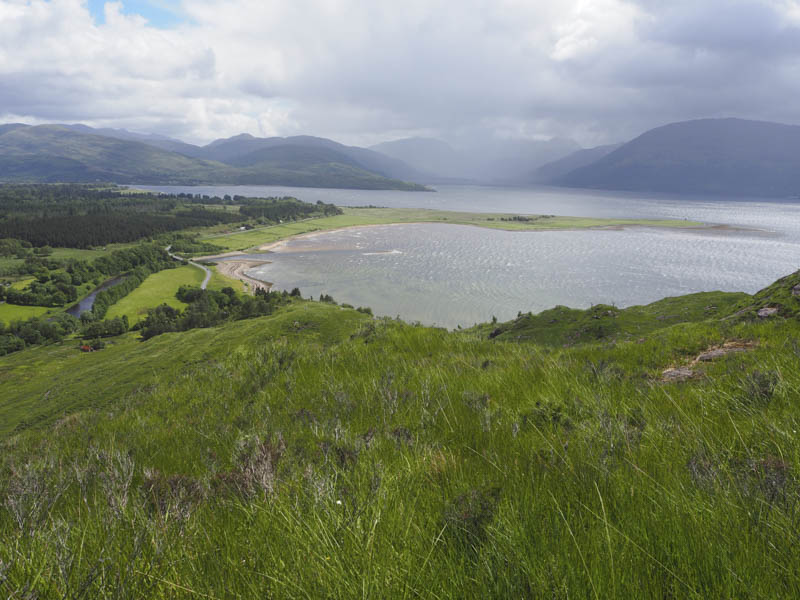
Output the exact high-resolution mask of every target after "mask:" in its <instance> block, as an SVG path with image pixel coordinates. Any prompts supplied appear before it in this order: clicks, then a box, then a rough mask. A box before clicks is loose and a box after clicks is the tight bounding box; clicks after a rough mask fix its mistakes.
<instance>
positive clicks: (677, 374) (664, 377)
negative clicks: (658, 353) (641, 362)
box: [661, 367, 694, 383]
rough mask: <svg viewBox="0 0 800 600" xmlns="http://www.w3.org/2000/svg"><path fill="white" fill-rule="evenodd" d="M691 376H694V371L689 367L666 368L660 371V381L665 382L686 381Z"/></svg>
mask: <svg viewBox="0 0 800 600" xmlns="http://www.w3.org/2000/svg"><path fill="white" fill-rule="evenodd" d="M692 377H694V371H692V369H690V368H689V367H676V368H674V369H667V370H666V371H664V372H663V373H661V381H663V382H665V383H671V382H676V381H686V380H687V379H691V378H692Z"/></svg>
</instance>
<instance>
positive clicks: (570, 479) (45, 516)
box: [0, 272, 800, 600]
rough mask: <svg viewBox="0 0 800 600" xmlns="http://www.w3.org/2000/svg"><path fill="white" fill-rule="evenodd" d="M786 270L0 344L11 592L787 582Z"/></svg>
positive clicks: (795, 589) (787, 585)
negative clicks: (737, 288) (440, 312)
mask: <svg viewBox="0 0 800 600" xmlns="http://www.w3.org/2000/svg"><path fill="white" fill-rule="evenodd" d="M798 285H800V272H798V273H796V274H793V275H792V276H790V277H787V278H785V279H783V280H781V281H778V282H776V283H775V284H774V285H773V286H770V287H769V288H767V289H765V290H764V291H762V292H760V293H758V294H755V295H753V296H748V295H744V294H707V295H699V294H695V295H692V296H688V297H683V298H671V299H665V300H663V301H661V302H660V303H654V304H652V305H648V306H644V307H632V308H630V309H615V308H614V307H601V308H598V307H595V308H593V309H589V310H587V311H571V310H570V309H562V308H556V309H553V310H554V312H551V313H550V314H546V315H545V318H537V316H536V315H521V316H520V318H519V319H517V320H515V321H513V322H510V323H495V324H491V325H486V326H482V327H478V328H475V329H472V330H470V331H461V332H449V331H446V330H443V329H437V328H432V327H424V326H420V325H411V324H406V323H403V322H401V321H399V320H395V319H388V318H384V319H372V318H370V317H368V316H367V315H364V314H362V313H358V312H356V311H353V310H348V309H342V308H340V307H337V306H334V305H331V304H326V303H317V302H309V301H304V300H303V301H295V302H292V303H291V304H290V305H288V306H286V307H284V308H282V309H280V310H279V311H278V312H276V313H275V314H273V315H271V316H268V317H262V318H258V319H251V320H244V321H238V322H235V323H229V324H226V325H223V326H220V327H216V328H210V329H198V330H192V331H188V332H184V333H170V334H164V335H161V336H157V337H154V338H152V339H151V340H148V341H147V342H140V341H138V340H137V339H136V337H135V334H134V333H129V334H126V335H124V336H121V337H119V338H114V339H112V340H111V341H110V343H109V344H108V346H107V347H106V349H104V350H102V351H99V352H95V353H89V354H84V353H81V352H79V351H78V350H77V349H76V348H74V347H73V346H72V345H71V344H69V343H64V344H58V345H53V346H44V347H37V348H31V349H27V350H24V351H21V352H17V353H15V354H12V355H9V356H6V357H3V358H2V359H0V539H2V540H3V543H2V544H0V592H3V595H4V596H9V597H12V598H13V597H26V596H27V597H39V598H50V597H53V598H55V597H59V598H60V597H76V596H82V597H87V598H88V597H131V598H133V597H148V598H164V599H166V598H255V597H265V598H318V597H319V598H342V599H344V598H348V599H349V598H353V597H361V598H371V597H379V598H400V597H402V598H406V597H408V598H414V597H422V598H437V599H440V598H560V599H567V598H618V599H626V598H691V599H697V600H699V599H701V598H754V599H756V598H797V597H798V596H800V555H798V553H797V540H798V539H800V518H799V517H798V506H800V437H798V434H797V432H798V430H800V401H798V400H800V369H798V368H797V361H798V353H799V352H800V350H798V343H797V339H798V337H800V320H798V314H800V297H797V296H795V295H794V292H793V290H794V289H795V286H798ZM764 307H773V308H777V309H778V312H777V313H776V314H774V315H773V316H771V317H768V318H759V317H757V316H756V311H757V310H758V309H760V308H764ZM540 316H541V315H540ZM552 319H555V321H552ZM595 325H599V326H595ZM497 330H500V331H499V332H498V333H497V334H496V335H494V332H495V331H497ZM490 335H494V337H492V338H490ZM723 348H729V349H730V350H729V351H727V353H725V352H720V349H723ZM713 352H717V354H715V355H713V356H712V358H702V357H704V356H707V355H709V353H711V354H713ZM675 368H681V369H684V370H685V371H687V372H688V375H687V376H686V377H685V378H684V379H683V380H667V379H665V375H664V371H665V370H667V369H675ZM20 591H24V592H25V596H23V595H22V593H21V592H20Z"/></svg>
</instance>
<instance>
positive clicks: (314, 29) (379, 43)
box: [0, 0, 800, 144]
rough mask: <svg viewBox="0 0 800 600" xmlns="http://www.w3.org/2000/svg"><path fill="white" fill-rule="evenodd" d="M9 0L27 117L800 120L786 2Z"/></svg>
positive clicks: (610, 138)
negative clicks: (92, 9)
mask: <svg viewBox="0 0 800 600" xmlns="http://www.w3.org/2000/svg"><path fill="white" fill-rule="evenodd" d="M5 1H6V3H7V6H8V7H10V9H11V10H8V11H6V12H5V13H4V12H3V11H0V28H2V30H3V32H4V35H3V37H2V38H0V113H7V114H13V115H19V116H21V117H25V118H28V119H30V120H37V119H38V120H50V121H58V120H62V121H64V120H72V121H76V120H83V121H86V122H94V123H99V124H102V125H106V126H125V127H128V128H131V129H139V130H142V131H159V132H164V133H168V134H170V135H177V136H178V137H183V138H186V139H189V140H192V141H205V140H208V139H210V138H213V137H218V136H224V135H232V134H235V133H239V132H241V131H248V132H251V133H254V134H259V135H291V134H296V133H311V134H318V135H327V136H331V137H334V138H337V139H341V140H342V141H345V142H348V143H372V142H376V141H381V140H382V139H388V138H391V137H402V136H404V135H417V134H420V132H423V133H424V135H436V136H442V137H445V138H448V137H449V138H451V139H465V138H470V137H471V136H472V137H484V138H486V137H492V136H498V135H499V136H511V137H543V136H544V137H546V136H550V135H553V136H568V137H575V138H577V139H578V141H580V142H582V143H584V144H593V143H605V142H614V141H620V140H623V139H625V138H628V137H631V136H633V135H636V134H638V133H640V132H641V131H642V130H644V129H647V128H650V127H653V126H657V125H661V124H663V123H666V122H669V121H674V120H682V119H689V118H696V117H706V116H740V117H749V118H765V119H772V120H779V121H785V122H800V108H796V107H795V106H793V104H794V103H792V102H787V101H786V99H787V98H793V97H796V96H797V94H798V93H799V92H800V89H799V88H800V83H798V82H800V72H799V67H798V65H800V61H799V60H798V58H800V57H798V53H799V52H800V29H798V27H800V24H798V22H797V20H796V19H794V20H793V19H790V18H789V17H788V16H787V6H789V4H788V3H787V2H788V0H787V1H784V2H778V1H775V2H773V1H771V0H763V1H756V0H734V1H731V0H724V1H723V0H694V1H688V0H675V1H671V2H660V1H658V2H656V1H654V0H638V1H636V2H633V1H629V0H592V1H591V2H579V1H578V0H565V1H564V2H559V3H553V2H551V1H548V0H528V1H525V2H520V1H515V0H494V1H490V0H463V2H460V3H458V5H457V10H456V9H455V8H454V6H455V5H454V4H453V3H452V2H448V1H446V0H406V1H405V2H403V3H396V2H389V1H388V0H386V1H382V0H376V1H374V2H370V3H364V2H359V1H357V0H326V1H324V2H323V1H322V0H319V1H318V0H293V1H291V2H290V1H289V0H283V1H276V2H270V3H264V2H259V1H256V0H227V1H223V0H192V2H185V3H184V5H183V10H184V11H185V12H186V13H187V14H188V15H189V17H190V19H191V21H190V22H189V23H187V24H185V25H182V26H180V27H178V28H176V29H174V30H171V31H162V30H155V29H153V28H150V27H148V26H147V25H146V23H144V22H142V21H141V20H137V19H135V18H132V17H126V16H123V15H121V14H118V13H113V14H112V15H111V17H112V18H110V19H109V22H108V24H107V25H104V26H96V25H95V24H93V23H92V21H91V19H90V17H89V16H88V12H87V10H86V7H85V6H83V5H82V4H81V2H79V1H78V0H51V1H49V2H45V1H44V0H31V1H30V3H28V2H27V1H26V2H21V1H19V0H5ZM795 4H796V3H795ZM25 7H28V8H30V9H31V10H27V11H24V10H22V8H25Z"/></svg>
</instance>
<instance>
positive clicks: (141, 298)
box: [106, 265, 205, 324]
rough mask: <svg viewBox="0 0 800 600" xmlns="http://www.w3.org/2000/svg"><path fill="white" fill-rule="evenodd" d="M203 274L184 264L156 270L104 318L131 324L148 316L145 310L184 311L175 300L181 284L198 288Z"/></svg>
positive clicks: (183, 304) (182, 306)
mask: <svg viewBox="0 0 800 600" xmlns="http://www.w3.org/2000/svg"><path fill="white" fill-rule="evenodd" d="M204 276H205V275H204V274H203V272H202V271H201V270H200V269H198V268H197V267H193V266H191V265H186V266H183V267H178V268H177V269H169V270H166V271H159V272H158V273H153V274H152V275H150V276H148V277H147V279H145V280H144V282H142V284H141V285H140V286H139V287H137V288H136V289H135V290H133V291H132V292H131V293H130V294H128V295H127V296H125V297H124V298H122V299H121V300H119V301H118V302H117V303H116V304H114V305H112V306H111V308H109V309H108V313H107V314H106V318H108V319H113V318H115V317H121V316H123V315H125V316H127V317H128V320H129V322H130V323H131V324H134V323H137V322H138V321H140V320H141V319H143V318H144V317H146V316H147V309H148V308H153V307H154V306H158V305H159V304H168V305H169V306H172V307H174V308H184V307H185V306H186V304H185V303H184V302H181V301H180V300H178V299H177V298H176V297H175V294H176V293H177V291H178V288H179V287H181V286H182V285H187V286H199V285H200V284H201V283H202V281H203V277H204Z"/></svg>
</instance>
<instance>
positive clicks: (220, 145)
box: [198, 134, 425, 181]
mask: <svg viewBox="0 0 800 600" xmlns="http://www.w3.org/2000/svg"><path fill="white" fill-rule="evenodd" d="M300 148H306V149H307V150H308V152H307V153H306V156H307V157H308V158H311V157H313V159H315V160H316V158H317V157H320V156H323V153H322V151H328V152H327V153H325V154H324V156H326V157H327V158H328V159H329V160H330V161H332V162H336V163H339V164H345V165H350V166H352V167H354V168H358V169H363V170H365V171H370V172H372V173H376V174H378V175H381V176H383V177H387V178H389V179H401V180H408V181H423V180H425V174H424V173H421V172H420V171H417V170H416V169H414V168H412V167H410V166H409V165H407V164H406V163H404V162H402V161H400V160H397V159H394V158H390V157H387V156H384V155H383V154H380V153H378V152H373V151H372V150H368V149H366V148H359V147H357V146H345V145H344V144H339V143H338V142H334V141H333V140H328V139H325V138H319V137H313V136H310V135H299V136H293V137H286V138H281V137H272V138H257V137H253V136H252V135H249V134H241V135H237V136H234V137H231V138H227V139H222V140H215V141H213V142H211V143H210V144H208V145H207V146H204V147H203V148H200V154H199V155H198V156H201V157H203V158H206V159H209V160H216V161H219V162H223V163H227V164H231V165H241V164H243V163H248V164H256V163H257V162H258V161H257V160H256V159H255V158H247V155H249V154H252V153H258V152H266V151H267V150H269V152H266V154H264V156H269V157H270V158H271V159H273V160H283V161H284V162H285V161H286V160H288V158H289V156H293V157H295V159H297V158H299V157H300V156H301V155H302V153H300V152H299V149H300ZM281 149H283V150H281ZM314 150H318V151H319V152H314ZM281 152H286V153H287V154H286V156H285V157H283V159H282V158H281V156H280V155H281ZM256 156H258V155H256Z"/></svg>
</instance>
